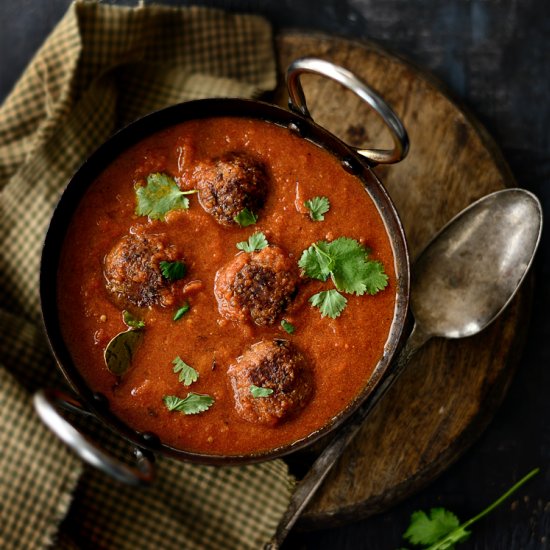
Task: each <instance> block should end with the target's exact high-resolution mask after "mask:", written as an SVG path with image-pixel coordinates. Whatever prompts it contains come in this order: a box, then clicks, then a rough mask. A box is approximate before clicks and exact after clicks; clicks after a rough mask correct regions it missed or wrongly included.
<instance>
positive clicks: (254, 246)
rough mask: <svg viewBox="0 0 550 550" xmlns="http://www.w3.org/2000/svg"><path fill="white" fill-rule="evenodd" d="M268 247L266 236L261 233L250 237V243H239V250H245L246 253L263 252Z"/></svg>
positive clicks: (258, 232) (257, 232)
mask: <svg viewBox="0 0 550 550" xmlns="http://www.w3.org/2000/svg"><path fill="white" fill-rule="evenodd" d="M268 245H269V243H268V242H267V238H266V236H265V235H264V234H263V233H262V232H261V231H256V233H253V234H252V235H250V237H248V241H242V242H240V243H237V248H238V249H239V250H244V252H254V251H255V250H262V248H265V247H266V246H268Z"/></svg>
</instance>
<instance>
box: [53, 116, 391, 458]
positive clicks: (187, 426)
mask: <svg viewBox="0 0 550 550" xmlns="http://www.w3.org/2000/svg"><path fill="white" fill-rule="evenodd" d="M235 152H237V153H238V154H246V155H249V156H250V157H251V158H254V159H256V161H257V162H258V163H259V165H261V167H262V170H264V171H265V178H266V188H265V190H264V191H265V192H264V191H262V192H261V193H259V195H258V196H260V198H261V203H257V204H254V205H253V206H252V207H251V210H252V209H255V210H256V212H255V214H257V221H256V222H255V223H252V224H251V225H249V226H247V227H241V226H240V225H239V224H232V223H230V222H231V219H232V218H231V215H229V217H228V216H227V215H226V212H225V211H224V212H222V213H221V214H220V215H223V216H225V218H224V219H225V220H226V221H228V223H225V222H224V223H222V222H220V219H217V218H216V216H214V215H212V212H211V211H210V212H209V211H208V209H207V207H206V206H205V205H206V202H207V201H208V197H207V198H206V199H205V198H204V197H202V198H201V197H199V196H198V194H193V193H191V194H189V195H187V196H188V200H189V207H188V209H186V210H183V209H181V210H172V211H170V212H168V213H167V214H166V216H165V217H164V219H154V220H152V219H149V218H148V217H147V216H143V215H138V214H136V189H139V188H140V187H143V185H144V184H145V181H146V178H147V176H148V175H149V174H151V173H162V174H166V175H168V176H169V177H171V178H173V180H174V181H175V182H176V183H177V184H178V186H179V187H180V188H181V189H182V190H186V191H190V192H191V191H194V188H195V187H196V186H195V183H196V174H197V167H200V166H201V163H208V162H210V161H211V159H219V158H223V157H224V155H232V154H235ZM262 177H263V176H262ZM318 196H323V197H327V198H328V200H329V201H330V209H329V210H328V212H326V213H325V214H324V220H322V221H315V220H313V219H312V218H311V217H310V215H309V212H308V210H307V208H305V206H304V203H305V202H306V201H307V200H309V199H312V198H313V197H318ZM201 201H202V203H201ZM231 204H233V202H231ZM241 207H242V205H240V206H239V208H241ZM256 232H262V233H263V235H265V238H266V239H267V241H268V243H269V246H270V247H272V250H278V249H280V250H281V251H283V253H284V255H285V256H284V257H285V259H284V261H283V260H281V265H284V266H289V267H285V268H284V272H285V273H286V272H289V273H290V272H293V270H295V272H296V276H294V275H293V277H292V278H290V279H288V280H285V281H286V282H285V284H286V285H287V286H288V289H289V290H288V292H287V293H286V294H285V295H284V296H283V298H281V299H278V300H277V303H278V304H282V305H281V306H280V310H275V311H274V312H270V315H268V316H265V315H264V316H263V317H258V318H257V319H256V321H257V320H258V319H268V322H265V323H264V322H255V319H253V318H247V317H242V316H241V317H239V316H234V317H231V316H230V315H228V314H227V312H226V311H225V310H224V308H223V307H222V308H220V303H219V302H220V300H219V296H218V297H217V296H216V293H215V284H216V275H217V273H218V272H219V271H220V269H222V268H223V266H228V265H229V266H231V265H233V264H235V258H236V257H237V256H239V255H240V257H242V255H243V254H246V252H243V251H240V250H238V249H237V247H236V245H237V243H240V242H243V241H246V240H247V239H248V238H249V237H250V236H251V235H252V234H254V233H256ZM132 235H138V236H139V235H145V236H146V237H147V238H148V239H149V241H151V242H152V243H153V245H151V246H154V247H156V248H155V250H160V256H162V254H163V253H165V251H166V250H169V251H170V256H169V257H170V259H174V258H180V259H181V261H182V263H184V264H185V275H184V276H183V277H182V278H181V279H180V280H178V281H177V282H176V283H174V285H173V289H172V287H170V289H171V290H173V293H172V294H170V295H166V293H165V292H164V290H162V292H161V291H159V292H160V295H161V299H159V300H157V301H156V302H155V301H154V300H153V298H154V296H156V295H155V293H154V292H153V291H151V292H152V293H153V294H151V292H149V293H147V292H144V291H143V289H142V288H140V289H138V291H137V294H136V296H137V298H135V299H134V300H133V301H130V302H129V303H123V302H121V300H120V299H119V297H118V295H119V294H120V295H124V293H125V292H128V287H127V286H124V285H122V286H121V284H122V283H120V284H119V279H120V277H119V271H117V270H124V269H126V267H125V265H124V261H122V262H118V263H117V261H118V258H117V257H116V256H114V252H113V250H115V252H116V249H115V248H114V247H116V246H120V247H123V248H124V254H126V255H125V256H124V258H127V257H129V256H128V255H131V254H134V256H139V257H141V256H140V254H141V252H140V248H139V245H135V244H134V243H133V242H132V241H131V238H132V237H129V236H132ZM339 237H348V238H350V239H355V240H356V241H358V242H359V243H361V244H362V245H364V246H365V247H366V248H367V249H368V250H369V251H370V255H369V258H372V259H374V260H378V261H380V262H381V263H382V264H383V266H384V269H385V273H386V274H387V276H388V285H387V287H386V288H385V289H384V290H382V291H380V292H378V293H377V294H375V295H369V294H364V295H362V296H358V295H351V294H345V298H346V300H347V303H346V306H345V308H344V309H343V311H342V313H341V314H340V315H339V316H338V317H336V318H334V319H332V318H330V317H322V316H321V313H320V311H319V308H317V307H314V306H313V305H312V304H311V302H310V301H309V300H310V298H311V297H312V296H313V295H314V294H316V293H319V292H321V291H324V290H329V289H333V288H334V285H333V283H332V282H331V280H330V278H328V279H327V281H325V282H323V281H320V280H315V279H311V278H309V277H307V276H305V275H304V273H303V271H300V270H299V269H298V261H299V260H300V258H301V256H302V254H303V251H304V250H306V249H307V248H308V247H310V246H311V245H312V243H315V242H318V241H327V242H330V241H334V240H335V239H337V238H339ZM117 243H118V244H117ZM275 247H276V248H275ZM127 249H128V250H130V252H128V251H127ZM160 256H159V257H160ZM113 257H114V259H113ZM140 261H141V260H140ZM155 261H156V260H155ZM285 262H290V263H288V264H287V263H285ZM236 263H237V264H238V263H239V262H238V261H237V262H236ZM143 269H144V273H145V275H144V279H147V280H149V279H151V277H152V275H151V274H148V272H147V270H146V268H145V267H144V268H143ZM117 277H119V278H117ZM153 278H154V277H153ZM296 278H297V279H296ZM136 280H137V279H136ZM151 280H152V279H151ZM151 280H149V284H151V285H153V286H151V288H152V289H153V290H154V289H156V288H157V287H155V286H154V284H156V283H155V281H153V282H151ZM289 280H290V282H289ZM159 284H160V283H159ZM113 289H114V290H113ZM162 289H165V287H162ZM131 291H132V292H133V290H131ZM218 294H219V293H218ZM395 295H396V280H395V268H394V259H393V255H392V248H391V244H390V239H389V237H388V234H387V232H386V228H385V226H384V222H383V220H382V218H381V216H380V213H379V212H378V210H377V208H376V206H375V204H374V203H373V201H372V200H371V198H370V197H369V195H368V193H367V192H365V189H364V187H363V184H362V182H361V180H360V179H358V178H357V177H356V176H354V175H352V174H350V173H348V172H347V171H346V170H344V169H343V167H342V165H341V163H340V161H339V159H337V158H335V157H334V156H332V155H331V154H330V153H328V152H327V151H325V150H323V149H321V148H320V147H318V146H317V145H315V144H313V143H311V142H309V141H307V140H305V139H302V138H300V137H299V136H297V135H296V134H294V133H292V132H290V131H289V130H288V129H286V128H283V127H280V126H277V125H275V124H272V123H268V122H264V121H261V120H257V119H244V118H236V117H220V118H211V119H202V120H197V121H189V122H184V123H181V124H178V125H175V126H173V127H170V128H168V129H166V130H163V131H161V132H159V133H156V134H154V135H152V136H150V137H148V138H146V139H144V140H143V141H141V142H140V143H138V144H137V145H134V146H132V147H131V148H129V149H127V150H126V151H125V152H123V153H122V154H121V155H120V156H119V157H118V158H117V159H116V160H115V161H114V162H113V163H112V164H111V165H109V166H108V167H107V169H106V170H104V172H103V173H102V174H101V175H100V176H99V177H98V178H97V180H96V181H95V182H94V183H93V185H91V186H90V188H89V189H88V190H87V192H86V194H85V195H84V198H83V199H82V201H81V202H80V204H79V206H78V208H77V210H76V212H75V215H74V217H73V219H72V221H71V223H70V227H69V231H68V232H67V236H66V238H65V242H64V244H63V248H62V256H61V262H60V265H59V270H58V307H59V316H60V322H61V329H62V333H63V336H64V339H65V341H66V343H67V346H68V348H69V351H70V354H71V356H72V359H73V361H74V364H75V366H76V367H77V369H78V370H79V371H80V372H81V374H82V375H83V377H84V379H85V380H86V382H87V383H88V384H89V386H90V387H91V388H92V389H93V390H94V391H98V392H101V393H103V394H104V395H105V396H106V397H107V398H108V400H109V403H110V407H111V410H112V411H113V412H114V413H115V414H116V415H117V416H118V417H119V418H120V419H121V420H123V421H124V422H125V423H126V424H128V425H129V426H131V427H132V428H134V429H136V430H138V431H147V432H154V433H155V434H157V435H158V436H159V438H160V439H161V441H162V442H163V443H165V444H167V445H170V446H172V447H174V448H177V449H184V450H188V451H193V452H199V453H205V454H212V455H241V454H248V453H254V452H262V451H267V450H269V449H273V448H276V447H280V446H282V445H285V444H288V443H290V442H294V441H298V440H300V439H302V438H304V437H306V436H307V435H309V434H310V433H312V432H314V431H316V430H318V429H320V428H322V427H323V426H324V425H326V424H327V423H328V422H329V421H330V420H331V419H332V418H333V417H334V416H336V415H337V414H338V413H339V412H341V411H342V410H343V409H344V408H345V407H346V406H347V405H348V404H349V403H350V402H351V401H352V400H353V399H354V398H355V397H356V396H357V395H358V394H359V393H360V392H361V390H362V389H363V388H364V387H365V385H366V384H367V382H368V380H369V377H370V375H371V373H372V371H373V369H374V367H375V366H376V364H377V363H378V361H379V360H380V358H381V357H382V354H383V352H384V346H385V344H386V341H387V339H388V334H389V332H390V328H391V324H392V321H393V317H394V309H395ZM151 296H153V298H151ZM174 296H175V298H174ZM184 302H185V303H187V304H188V305H189V310H188V311H187V312H185V314H184V315H183V316H182V317H181V318H179V319H178V320H174V316H175V313H176V311H177V309H178V307H180V306H181V305H182V304H183V303H184ZM125 309H128V310H130V311H131V313H132V315H134V316H135V317H137V318H139V319H140V320H142V321H143V323H144V325H145V326H144V328H143V338H142V339H141V342H140V345H139V346H138V347H137V349H136V351H135V354H134V355H133V357H132V362H131V367H130V368H129V369H128V371H127V372H126V373H125V374H123V375H122V376H116V375H114V374H112V373H111V372H110V371H109V370H108V369H107V366H106V364H105V360H104V352H105V348H106V346H107V345H108V343H109V342H110V341H111V340H112V338H113V337H114V336H115V335H117V334H118V333H120V332H122V331H124V330H127V326H126V325H125V324H124V322H123V318H122V311H123V310H125ZM226 310H227V308H226ZM282 320H284V321H285V322H286V323H287V324H290V325H292V326H293V327H294V332H293V333H292V334H289V333H288V332H287V331H286V330H285V329H284V327H283V326H282V324H281V321H282ZM277 341H281V342H285V344H284V345H285V346H286V345H287V344H286V343H287V342H288V343H289V345H290V346H292V348H293V349H294V348H295V349H296V350H299V358H300V360H299V363H300V365H302V364H303V365H305V367H304V368H307V371H308V375H307V380H308V382H307V383H308V392H307V399H305V397H304V399H301V401H300V407H299V409H297V410H296V411H295V412H294V413H293V414H291V415H289V416H288V418H287V417H285V418H282V419H281V421H280V422H275V423H272V424H266V423H261V422H255V421H254V419H252V421H251V419H250V417H249V416H248V417H243V416H242V414H239V407H238V406H236V403H235V395H234V388H233V387H232V384H231V381H230V379H229V375H228V372H229V373H230V372H231V370H233V369H234V368H235V365H236V364H237V363H238V361H237V359H238V358H239V357H241V356H243V355H245V354H247V353H248V350H249V349H251V347H252V346H254V345H255V344H258V343H261V342H277ZM247 356H248V355H247ZM176 357H180V358H181V359H182V360H183V361H184V362H185V363H186V364H188V365H190V366H192V367H193V369H195V370H196V371H197V373H198V379H197V380H196V381H195V382H193V383H192V384H191V385H190V386H189V387H185V386H184V385H182V383H181V382H180V381H179V379H178V375H177V374H176V373H174V370H173V361H174V359H175V358H176ZM189 392H196V393H197V394H205V395H209V396H211V397H212V398H213V404H212V406H210V408H208V410H205V411H204V412H201V413H200V414H189V415H186V414H182V413H181V412H178V411H170V410H168V408H167V406H166V404H165V401H164V398H165V397H166V396H180V397H182V398H183V397H185V396H186V394H187V393H189ZM269 398H270V397H269V396H265V397H258V399H269ZM252 403H253V401H252ZM241 408H242V407H241Z"/></svg>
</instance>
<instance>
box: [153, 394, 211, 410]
mask: <svg viewBox="0 0 550 550" xmlns="http://www.w3.org/2000/svg"><path fill="white" fill-rule="evenodd" d="M162 400H163V401H164V404H165V405H166V408H167V409H168V410H169V411H178V412H181V413H183V414H198V413H201V412H204V411H207V410H208V409H209V408H210V407H211V406H212V405H213V404H214V398H213V397H210V396H209V395H202V394H200V393H193V392H190V393H188V394H187V397H184V398H183V399H182V398H181V397H177V396H176V395H165V396H164V397H163V398H162Z"/></svg>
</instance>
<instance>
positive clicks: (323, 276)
mask: <svg viewBox="0 0 550 550" xmlns="http://www.w3.org/2000/svg"><path fill="white" fill-rule="evenodd" d="M329 247H330V245H329V243H327V242H326V241H318V242H316V243H313V244H312V245H311V246H310V247H309V248H308V249H306V250H304V251H303V252H302V256H301V257H300V260H299V261H298V265H299V266H300V267H301V268H302V270H303V272H304V273H305V274H306V275H307V276H308V277H311V278H312V279H319V280H320V281H326V280H327V279H328V276H329V275H330V273H331V271H332V270H333V269H334V260H333V258H332V257H331V255H330V250H329Z"/></svg>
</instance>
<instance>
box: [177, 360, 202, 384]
mask: <svg viewBox="0 0 550 550" xmlns="http://www.w3.org/2000/svg"><path fill="white" fill-rule="evenodd" d="M172 364H173V365H174V372H175V373H176V374H178V372H179V381H180V382H181V383H182V384H183V385H184V386H190V385H191V384H192V383H193V382H196V381H197V380H198V379H199V373H198V372H197V371H196V370H195V369H194V368H193V367H191V366H190V365H188V364H187V363H186V362H185V361H183V360H182V359H181V357H179V356H178V357H176V358H175V359H174V360H173V361H172Z"/></svg>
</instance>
